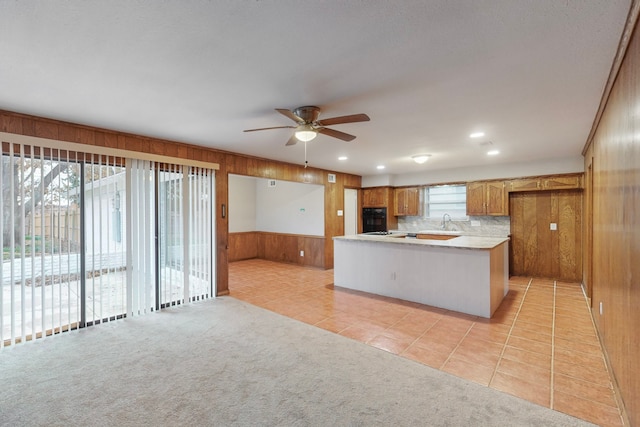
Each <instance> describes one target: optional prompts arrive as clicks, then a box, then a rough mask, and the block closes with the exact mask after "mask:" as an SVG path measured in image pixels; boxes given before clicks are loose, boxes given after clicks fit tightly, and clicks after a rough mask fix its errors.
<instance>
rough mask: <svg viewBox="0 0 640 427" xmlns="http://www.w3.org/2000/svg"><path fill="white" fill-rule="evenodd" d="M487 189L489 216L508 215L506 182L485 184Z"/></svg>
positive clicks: (486, 206)
mask: <svg viewBox="0 0 640 427" xmlns="http://www.w3.org/2000/svg"><path fill="white" fill-rule="evenodd" d="M485 187H486V193H485V194H486V201H485V203H486V205H485V211H486V214H487V215H494V216H500V215H507V214H508V212H507V204H506V197H505V194H506V191H505V188H504V187H505V185H504V181H490V182H486V183H485Z"/></svg>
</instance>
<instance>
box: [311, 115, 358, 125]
mask: <svg viewBox="0 0 640 427" xmlns="http://www.w3.org/2000/svg"><path fill="white" fill-rule="evenodd" d="M369 120H371V119H370V118H369V116H367V115H366V114H351V115H349V116H340V117H332V118H330V119H322V120H316V124H318V125H319V126H331V125H340V124H343V123H356V122H368V121H369Z"/></svg>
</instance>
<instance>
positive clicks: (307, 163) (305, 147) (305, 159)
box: [304, 141, 309, 169]
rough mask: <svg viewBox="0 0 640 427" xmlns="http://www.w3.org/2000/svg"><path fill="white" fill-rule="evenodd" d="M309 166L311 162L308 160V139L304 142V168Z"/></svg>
mask: <svg viewBox="0 0 640 427" xmlns="http://www.w3.org/2000/svg"><path fill="white" fill-rule="evenodd" d="M307 166H309V162H307V141H305V142H304V168H305V169H306V168H307Z"/></svg>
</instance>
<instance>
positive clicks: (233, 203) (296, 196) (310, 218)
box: [228, 175, 324, 236]
mask: <svg viewBox="0 0 640 427" xmlns="http://www.w3.org/2000/svg"><path fill="white" fill-rule="evenodd" d="M269 181H275V184H276V185H275V187H270V186H268V185H267V184H268V182H269ZM228 215H229V232H230V233H238V232H243V231H268V232H274V233H287V234H304V235H311V236H324V186H322V185H315V184H303V183H299V182H289V181H280V180H269V179H264V178H255V177H247V176H241V175H229V207H228Z"/></svg>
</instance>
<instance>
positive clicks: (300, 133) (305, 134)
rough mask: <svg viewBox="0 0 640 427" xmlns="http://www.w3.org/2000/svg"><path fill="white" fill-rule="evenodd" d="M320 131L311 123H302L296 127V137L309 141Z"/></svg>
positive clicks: (299, 139)
mask: <svg viewBox="0 0 640 427" xmlns="http://www.w3.org/2000/svg"><path fill="white" fill-rule="evenodd" d="M317 135H318V132H316V130H315V129H314V128H313V127H312V126H311V125H309V124H304V125H300V126H298V127H297V128H296V138H297V139H298V141H302V142H308V141H311V140H312V139H314V138H315V137H316V136H317Z"/></svg>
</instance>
